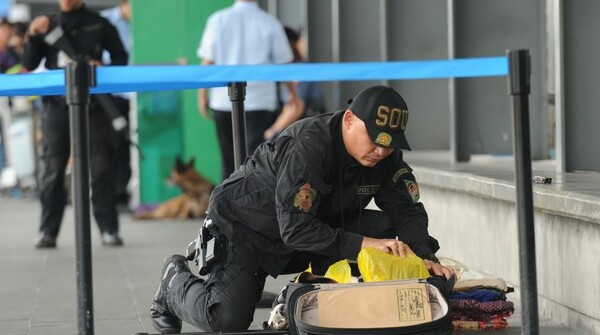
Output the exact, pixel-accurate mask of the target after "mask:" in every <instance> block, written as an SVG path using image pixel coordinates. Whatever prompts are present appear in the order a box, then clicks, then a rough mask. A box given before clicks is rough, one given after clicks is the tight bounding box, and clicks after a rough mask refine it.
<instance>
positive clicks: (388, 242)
mask: <svg viewBox="0 0 600 335" xmlns="http://www.w3.org/2000/svg"><path fill="white" fill-rule="evenodd" d="M364 248H375V249H379V250H381V251H385V252H387V253H388V254H392V255H394V256H400V257H402V258H404V257H406V255H414V254H415V253H414V252H413V251H412V250H411V249H410V247H409V246H408V245H407V244H406V243H404V242H402V241H398V240H393V239H378V238H371V237H363V241H362V244H361V249H364Z"/></svg>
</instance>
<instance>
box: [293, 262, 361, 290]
mask: <svg viewBox="0 0 600 335" xmlns="http://www.w3.org/2000/svg"><path fill="white" fill-rule="evenodd" d="M323 278H326V279H333V280H334V281H335V282H337V283H340V284H347V283H350V282H351V281H352V271H351V270H350V264H348V261H347V260H345V259H343V260H341V261H339V262H337V263H335V264H333V265H331V266H330V267H329V268H327V272H325V275H324V276H315V275H313V273H312V267H311V265H309V266H308V269H306V270H304V272H302V273H300V274H298V276H297V277H296V280H295V282H296V283H313V282H316V283H327V282H328V281H326V280H323Z"/></svg>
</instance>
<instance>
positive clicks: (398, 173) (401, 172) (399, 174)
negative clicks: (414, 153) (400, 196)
mask: <svg viewBox="0 0 600 335" xmlns="http://www.w3.org/2000/svg"><path fill="white" fill-rule="evenodd" d="M407 173H408V169H407V168H401V169H400V170H398V171H396V173H394V176H393V177H392V181H393V182H394V183H395V182H397V181H398V178H400V177H402V176H403V175H405V174H407Z"/></svg>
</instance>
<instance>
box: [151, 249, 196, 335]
mask: <svg viewBox="0 0 600 335" xmlns="http://www.w3.org/2000/svg"><path fill="white" fill-rule="evenodd" d="M182 272H190V267H189V266H188V261H187V259H186V258H185V257H184V256H182V255H173V256H170V257H167V258H166V259H165V261H164V262H163V265H162V268H161V270H160V279H161V282H160V286H159V287H158V291H156V294H155V295H154V299H152V305H150V316H151V317H152V325H153V326H154V328H155V329H156V330H158V331H159V332H160V333H161V334H179V333H180V332H181V320H179V318H178V317H177V316H175V315H173V314H172V313H171V311H170V310H169V306H168V305H167V292H168V290H169V288H171V282H172V281H173V278H175V276H176V275H178V274H179V273H182Z"/></svg>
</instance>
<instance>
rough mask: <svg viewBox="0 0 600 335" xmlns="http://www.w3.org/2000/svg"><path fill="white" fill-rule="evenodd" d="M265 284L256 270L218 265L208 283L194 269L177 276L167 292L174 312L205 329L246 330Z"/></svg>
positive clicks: (228, 264)
mask: <svg viewBox="0 0 600 335" xmlns="http://www.w3.org/2000/svg"><path fill="white" fill-rule="evenodd" d="M261 291H262V287H260V283H259V281H258V280H257V278H256V276H255V271H253V270H251V269H250V268H248V267H246V266H244V265H240V264H236V263H226V264H222V265H216V266H215V268H214V269H213V271H212V272H211V273H210V275H209V277H208V279H207V280H206V282H205V281H204V280H202V279H200V278H198V277H196V276H195V275H193V274H192V273H191V272H184V273H181V274H179V275H177V276H176V277H175V279H174V280H173V284H172V285H171V288H170V289H169V293H168V298H167V300H168V302H167V303H168V306H169V309H170V310H171V312H172V313H173V314H175V315H176V316H177V317H178V318H180V319H181V320H183V321H185V322H187V323H190V324H192V325H194V326H196V327H198V328H200V329H202V330H203V331H230V332H239V331H244V330H246V329H248V327H250V324H251V323H252V319H253V317H254V310H255V308H256V302H257V301H258V299H259V298H260V292H261Z"/></svg>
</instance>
